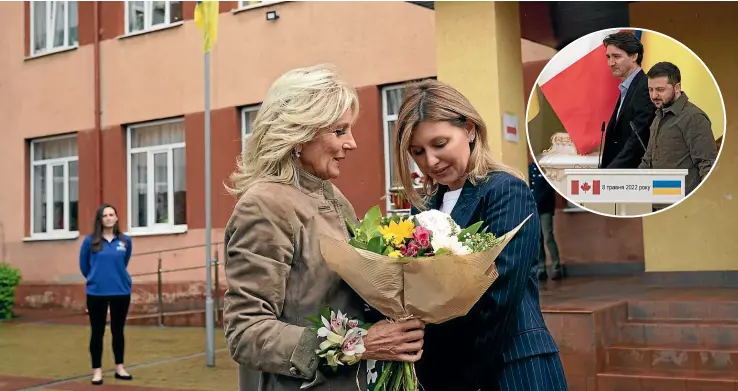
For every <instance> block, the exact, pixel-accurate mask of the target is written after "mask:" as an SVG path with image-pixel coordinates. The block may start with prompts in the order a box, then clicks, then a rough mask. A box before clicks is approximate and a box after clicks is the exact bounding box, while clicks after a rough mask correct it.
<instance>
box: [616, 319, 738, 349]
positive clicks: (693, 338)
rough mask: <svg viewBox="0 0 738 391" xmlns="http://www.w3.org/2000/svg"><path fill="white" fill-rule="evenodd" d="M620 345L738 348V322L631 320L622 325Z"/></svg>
mask: <svg viewBox="0 0 738 391" xmlns="http://www.w3.org/2000/svg"><path fill="white" fill-rule="evenodd" d="M618 344H625V345H630V346H634V345H635V346H644V347H672V348H679V349H717V350H731V349H738V322H727V321H720V322H718V321H709V322H705V321H692V320H681V321H680V320H638V321H627V322H623V323H620V339H619V343H618Z"/></svg>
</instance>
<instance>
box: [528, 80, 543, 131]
mask: <svg viewBox="0 0 738 391" xmlns="http://www.w3.org/2000/svg"><path fill="white" fill-rule="evenodd" d="M540 110H541V109H540V106H539V104H538V85H534V86H533V89H532V90H531V91H530V104H529V105H528V122H530V121H532V120H533V118H535V117H536V116H537V115H538V112H539V111H540Z"/></svg>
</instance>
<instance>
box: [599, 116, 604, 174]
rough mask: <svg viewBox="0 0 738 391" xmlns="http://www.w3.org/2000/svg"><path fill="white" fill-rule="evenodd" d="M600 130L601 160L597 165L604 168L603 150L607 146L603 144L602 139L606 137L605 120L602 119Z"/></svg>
mask: <svg viewBox="0 0 738 391" xmlns="http://www.w3.org/2000/svg"><path fill="white" fill-rule="evenodd" d="M600 132H601V134H600V162H599V163H598V164H597V167H599V168H602V152H603V150H604V149H605V146H604V145H603V144H602V139H603V138H604V137H605V121H602V128H600Z"/></svg>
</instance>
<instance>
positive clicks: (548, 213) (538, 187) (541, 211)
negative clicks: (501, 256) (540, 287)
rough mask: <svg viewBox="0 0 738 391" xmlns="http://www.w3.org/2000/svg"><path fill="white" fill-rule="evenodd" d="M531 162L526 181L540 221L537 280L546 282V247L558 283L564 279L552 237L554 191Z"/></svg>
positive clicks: (554, 208)
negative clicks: (531, 192)
mask: <svg viewBox="0 0 738 391" xmlns="http://www.w3.org/2000/svg"><path fill="white" fill-rule="evenodd" d="M529 160H531V162H530V163H529V164H528V180H529V182H530V189H531V190H532V191H533V198H535V200H536V206H537V207H538V216H539V217H540V219H541V240H540V243H541V245H540V246H539V247H540V249H539V250H538V280H539V281H546V280H547V279H548V272H547V271H546V250H545V247H548V252H549V255H551V264H552V265H553V278H552V279H553V280H554V281H558V280H560V279H562V278H563V277H564V274H563V272H562V270H561V258H560V257H559V246H558V245H557V244H556V237H555V236H554V214H555V213H556V191H555V190H554V188H553V187H551V185H550V184H549V183H548V181H546V178H544V177H543V173H542V172H541V171H540V170H539V169H538V166H537V165H536V163H535V162H533V161H532V160H533V159H532V158H530V157H529Z"/></svg>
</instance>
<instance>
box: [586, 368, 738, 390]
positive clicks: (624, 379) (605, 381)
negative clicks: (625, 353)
mask: <svg viewBox="0 0 738 391" xmlns="http://www.w3.org/2000/svg"><path fill="white" fill-rule="evenodd" d="M736 389H738V376H736V375H732V376H731V375H725V374H723V375H715V374H704V375H693V376H684V375H675V374H673V373H669V372H645V371H644V372H637V371H617V370H608V372H605V373H600V374H597V391H698V390H704V391H707V390H710V391H735V390H736Z"/></svg>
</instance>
